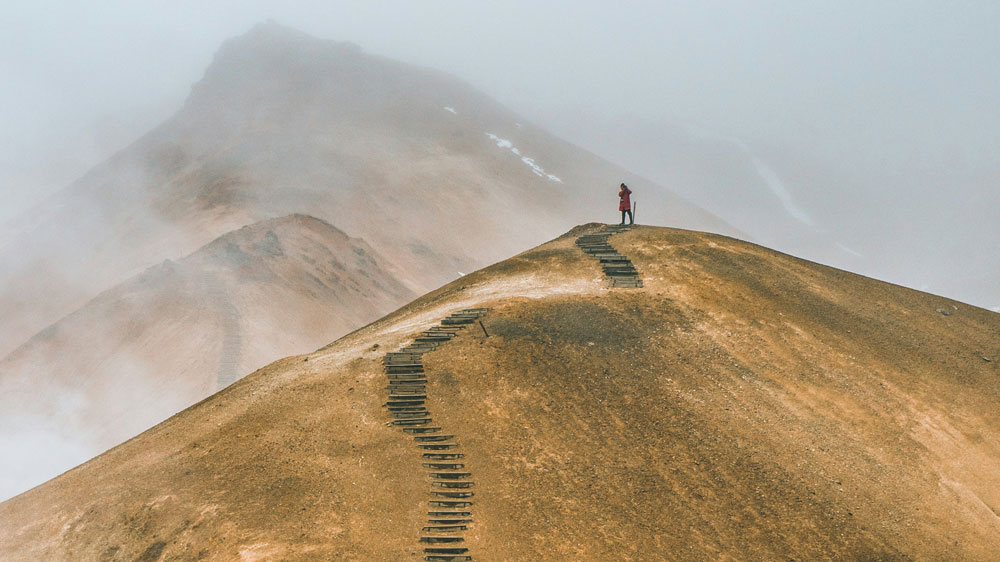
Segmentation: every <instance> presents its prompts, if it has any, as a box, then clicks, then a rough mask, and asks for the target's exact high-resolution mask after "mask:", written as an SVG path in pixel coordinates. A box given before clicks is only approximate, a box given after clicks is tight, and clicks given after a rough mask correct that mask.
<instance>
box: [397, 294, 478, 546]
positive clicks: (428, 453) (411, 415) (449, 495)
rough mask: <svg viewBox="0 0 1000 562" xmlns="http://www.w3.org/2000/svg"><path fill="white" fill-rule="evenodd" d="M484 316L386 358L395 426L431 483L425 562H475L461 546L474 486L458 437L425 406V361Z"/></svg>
mask: <svg viewBox="0 0 1000 562" xmlns="http://www.w3.org/2000/svg"><path fill="white" fill-rule="evenodd" d="M486 312H487V309H485V308H469V309H465V310H460V311H458V312H456V313H454V314H451V315H450V316H448V317H447V318H445V319H444V320H442V321H441V323H440V324H437V325H435V326H433V327H431V328H429V329H428V330H426V331H425V332H424V333H423V334H422V335H421V336H419V337H417V338H416V340H415V341H414V342H413V343H412V344H410V345H408V346H406V347H404V348H403V349H401V350H400V351H397V352H392V353H387V354H386V356H385V358H384V362H385V372H386V377H387V378H388V379H389V386H388V391H389V401H388V402H386V404H385V405H386V407H387V408H388V409H389V412H390V414H391V415H392V417H393V420H392V425H394V426H396V427H399V428H400V429H402V431H403V432H404V433H407V434H409V435H411V436H412V437H413V441H414V442H415V443H416V446H417V448H418V449H419V450H420V453H421V458H422V460H423V463H422V464H423V467H424V468H425V469H426V470H427V474H428V476H429V477H430V480H431V488H430V498H431V499H430V500H429V501H428V502H427V505H428V508H429V510H428V511H427V525H425V526H424V527H423V529H421V534H420V543H421V545H422V547H423V551H424V560H437V561H460V560H472V556H470V555H469V554H468V552H469V549H468V548H466V547H465V546H462V543H464V542H465V537H463V536H462V533H463V532H464V531H466V530H468V526H469V524H471V523H472V510H471V508H472V506H473V501H472V497H473V496H474V495H475V492H473V491H472V488H473V486H475V483H474V482H473V481H472V473H471V472H469V471H468V470H467V469H466V466H465V463H464V462H463V459H464V458H465V455H464V454H463V453H462V452H461V448H460V447H459V444H458V443H457V442H456V438H455V436H454V435H449V434H447V433H445V432H444V429H443V428H441V427H436V426H434V425H433V419H432V418H431V414H430V412H429V411H428V410H427V406H426V400H427V373H426V372H424V365H423V362H422V359H421V357H422V356H423V354H424V353H427V352H430V351H434V350H435V349H437V348H438V346H440V345H442V344H444V343H446V342H448V341H449V340H451V339H452V338H453V337H455V336H456V335H457V334H458V332H459V331H460V330H463V329H465V328H466V327H468V326H469V325H471V324H473V323H474V322H476V321H477V320H478V319H479V318H481V317H482V316H483V315H484V314H486Z"/></svg>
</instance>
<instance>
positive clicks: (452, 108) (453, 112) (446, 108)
mask: <svg viewBox="0 0 1000 562" xmlns="http://www.w3.org/2000/svg"><path fill="white" fill-rule="evenodd" d="M444 110H445V111H447V112H448V113H451V114H453V115H458V112H457V111H455V108H454V107H448V106H446V107H445V108H444Z"/></svg>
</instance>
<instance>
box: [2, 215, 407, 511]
mask: <svg viewBox="0 0 1000 562" xmlns="http://www.w3.org/2000/svg"><path fill="white" fill-rule="evenodd" d="M412 298H413V295H412V293H410V292H409V290H408V289H406V288H405V287H404V286H403V285H402V284H400V283H399V281H398V280H397V279H396V278H395V277H394V276H393V275H392V274H391V273H389V272H387V271H386V269H385V265H384V260H383V259H382V258H381V257H380V256H378V255H377V254H376V253H375V252H374V251H373V250H372V249H371V248H370V247H369V246H368V245H367V244H365V243H364V241H362V240H358V239H352V238H349V237H348V236H347V235H346V234H344V233H343V232H341V231H339V230H337V229H336V228H334V227H333V226H332V225H330V224H328V223H326V222H323V221H321V220H318V219H315V218H312V217H307V216H302V215H293V216H289V217H283V218H280V219H273V220H268V221H263V222H259V223H255V224H253V225H251V226H247V227H244V228H241V229H239V230H237V231H234V232H231V233H228V234H226V235H224V236H222V237H220V238H219V239H217V240H215V241H214V242H212V243H210V244H208V245H207V246H205V247H204V248H202V249H200V250H198V251H197V252H195V253H194V254H192V255H190V256H188V257H186V258H183V259H181V260H178V261H167V262H164V263H163V264H161V265H158V266H155V267H153V268H150V269H149V270H147V271H146V272H144V273H142V274H141V275H139V276H137V277H134V278H132V279H130V280H128V281H127V282H125V283H122V284H121V285H119V286H117V287H115V288H113V289H111V290H109V291H107V292H105V293H103V294H101V295H100V296H98V297H97V298H96V299H94V300H93V301H91V302H90V303H88V304H87V305H86V306H84V307H82V308H81V309H80V310H78V311H76V312H75V313H73V314H71V315H69V316H67V317H66V318H64V319H63V320H61V321H59V322H57V323H56V324H53V325H52V326H50V327H49V328H47V329H46V330H44V331H42V332H41V333H40V334H39V335H38V336H36V337H35V338H33V339H32V340H31V341H29V342H28V343H27V344H26V345H24V346H22V347H21V348H19V349H18V350H16V351H15V352H14V353H12V354H10V355H9V356H8V357H6V358H5V359H4V360H3V361H2V362H0V426H2V427H4V431H5V435H6V436H8V437H7V438H10V437H9V436H11V435H13V436H15V437H17V438H19V439H17V440H15V442H14V443H7V442H4V441H0V451H2V457H3V461H2V467H3V470H2V471H0V472H2V474H4V475H10V474H12V473H17V474H24V476H25V477H29V476H30V477H32V479H33V480H34V482H35V483H38V482H41V480H39V479H38V475H37V473H38V472H41V473H43V474H47V476H48V477H51V476H54V475H55V474H57V473H58V472H50V471H52V470H60V471H62V470H66V469H68V468H70V467H72V466H74V465H76V464H79V463H80V462H83V461H84V460H86V459H88V458H90V457H92V456H94V455H96V454H98V453H100V452H102V451H104V450H106V449H108V448H109V447H112V446H114V445H117V444H118V443H121V442H122V441H123V440H125V439H127V438H129V437H132V436H134V435H136V434H137V433H139V432H140V431H142V430H144V429H147V428H149V427H151V426H152V425H154V424H156V423H158V422H160V421H162V420H164V419H166V418H167V417H169V416H170V415H172V414H174V413H176V412H178V411H180V410H182V409H184V408H186V407H187V406H189V405H191V404H193V403H195V402H197V401H198V400H201V399H202V398H205V397H206V396H208V395H210V394H212V393H214V392H215V391H217V390H218V389H219V388H220V387H222V386H225V385H226V384H228V383H231V382H232V381H233V380H235V379H236V378H237V377H239V376H241V375H243V374H246V373H248V372H250V371H252V370H254V369H256V368H258V367H261V366H263V365H265V364H267V363H270V362H271V361H273V360H274V358H275V357H283V356H287V355H289V354H292V353H301V352H303V351H308V350H310V349H315V348H316V347H318V346H320V345H322V344H324V343H326V342H329V341H330V340H331V339H334V338H337V337H339V336H342V335H344V334H346V333H347V332H349V331H350V330H352V329H354V328H355V327H356V326H359V325H364V324H365V323H367V322H370V321H372V320H373V319H376V318H378V317H380V316H382V315H384V314H385V313H386V312H389V311H391V310H393V309H395V308H397V307H398V306H400V305H402V304H404V303H406V302H407V301H409V300H411V299H412ZM32 442H34V443H32ZM19 449H20V450H19ZM32 472H35V473H36V474H34V475H32V474H30V473H32ZM2 484H3V485H2V486H0V493H6V494H9V493H12V492H14V491H21V490H24V489H25V486H27V483H26V482H24V481H20V482H11V483H8V482H3V483H2Z"/></svg>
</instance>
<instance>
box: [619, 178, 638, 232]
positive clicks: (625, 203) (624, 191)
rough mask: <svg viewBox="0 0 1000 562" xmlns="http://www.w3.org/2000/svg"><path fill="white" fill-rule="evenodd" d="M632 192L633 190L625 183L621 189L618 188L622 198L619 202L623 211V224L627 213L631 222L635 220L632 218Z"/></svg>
mask: <svg viewBox="0 0 1000 562" xmlns="http://www.w3.org/2000/svg"><path fill="white" fill-rule="evenodd" d="M631 194H632V190H631V189H629V188H628V186H627V185H625V184H624V183H623V184H622V186H621V189H619V190H618V199H619V200H620V202H619V203H618V210H619V211H621V212H622V222H621V224H622V225H624V224H625V213H628V223H629V224H633V223H634V222H635V220H634V219H633V218H632V200H631V199H630V198H629V195H631Z"/></svg>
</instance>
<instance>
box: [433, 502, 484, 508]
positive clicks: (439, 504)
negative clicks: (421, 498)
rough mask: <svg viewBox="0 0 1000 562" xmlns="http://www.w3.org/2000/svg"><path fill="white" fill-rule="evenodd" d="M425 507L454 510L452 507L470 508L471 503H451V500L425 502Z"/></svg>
mask: <svg viewBox="0 0 1000 562" xmlns="http://www.w3.org/2000/svg"><path fill="white" fill-rule="evenodd" d="M427 505H429V506H431V507H444V508H454V507H471V506H472V505H473V502H467V501H451V500H431V501H429V502H427Z"/></svg>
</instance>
